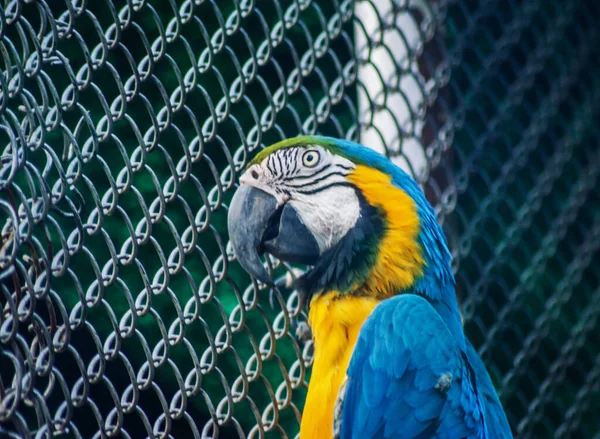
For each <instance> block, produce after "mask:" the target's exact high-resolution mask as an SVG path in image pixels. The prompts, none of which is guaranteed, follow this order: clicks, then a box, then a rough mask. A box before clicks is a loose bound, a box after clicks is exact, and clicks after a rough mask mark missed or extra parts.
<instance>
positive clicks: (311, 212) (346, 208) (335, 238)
mask: <svg viewBox="0 0 600 439" xmlns="http://www.w3.org/2000/svg"><path fill="white" fill-rule="evenodd" d="M289 203H290V205H291V206H293V207H294V208H295V209H296V212H298V215H299V216H300V218H301V219H302V222H304V224H305V225H306V227H307V228H308V230H310V231H311V233H312V234H313V236H314V237H315V239H316V241H317V244H318V245H319V250H321V253H323V251H325V250H327V249H329V248H331V247H333V246H334V245H335V244H337V243H338V242H339V240H340V239H342V238H343V237H344V236H345V235H346V233H348V231H349V230H350V229H351V228H352V227H354V225H355V224H356V221H357V220H358V218H359V216H360V203H359V201H358V197H357V196H356V192H355V190H354V189H353V188H351V187H347V186H334V187H332V188H329V189H324V190H323V191H321V192H317V193H316V194H311V195H302V194H294V195H293V196H292V199H290V201H289Z"/></svg>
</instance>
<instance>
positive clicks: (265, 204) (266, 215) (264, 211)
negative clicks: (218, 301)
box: [227, 184, 320, 285]
mask: <svg viewBox="0 0 600 439" xmlns="http://www.w3.org/2000/svg"><path fill="white" fill-rule="evenodd" d="M227 228H228V229H229V238H230V239H231V244H232V245H233V250H234V252H235V255H236V257H237V259H238V261H239V262H240V264H242V267H244V269H245V270H246V271H247V272H248V273H250V274H251V275H252V276H254V277H255V278H257V279H258V280H260V281H261V282H263V283H266V284H268V285H273V281H272V280H271V278H270V277H269V274H268V273H267V271H266V270H265V268H264V267H263V264H262V263H261V260H260V257H259V255H261V254H262V253H264V252H267V253H270V254H272V255H273V256H275V257H277V258H279V259H281V260H283V261H285V262H290V263H296V264H306V265H314V264H315V263H316V261H317V259H318V258H319V255H320V252H319V246H318V244H317V241H316V240H315V237H314V236H313V235H312V233H311V232H310V231H309V230H308V228H307V227H306V225H305V224H304V223H303V222H302V219H301V218H300V216H298V213H297V212H296V210H295V209H294V208H293V207H292V206H290V205H289V204H283V205H282V206H279V207H278V206H277V201H276V199H275V197H273V196H272V195H269V194H267V193H266V192H264V191H261V190H260V189H256V188H255V187H252V186H249V185H246V184H241V185H240V186H239V187H238V189H237V191H236V193H235V194H234V196H233V199H232V200H231V204H230V206H229V215H228V218H227Z"/></svg>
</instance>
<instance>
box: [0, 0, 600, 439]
mask: <svg viewBox="0 0 600 439" xmlns="http://www.w3.org/2000/svg"><path fill="white" fill-rule="evenodd" d="M1 3H2V4H1V5H0V147H1V148H2V150H1V154H2V155H1V156H0V159H1V162H0V191H1V196H0V212H1V213H0V229H1V247H0V310H1V314H0V437H2V438H4V437H7V438H29V437H39V438H43V437H50V436H53V435H56V436H59V435H64V434H66V435H68V436H72V437H81V438H88V437H116V436H122V437H126V438H137V437H160V438H163V437H206V438H209V437H211V438H216V437H220V438H229V437H232V438H233V437H295V436H297V435H298V430H299V422H300V417H301V411H302V405H303V400H304V397H305V395H306V388H307V382H308V380H309V378H310V365H311V361H312V357H311V354H312V345H311V342H310V337H309V336H307V333H308V332H309V331H307V329H306V323H305V320H306V315H305V312H304V310H302V309H301V308H300V306H299V303H298V297H297V296H296V294H295V293H294V291H293V289H292V284H293V282H292V280H293V277H294V275H296V274H297V273H298V272H297V271H296V270H297V269H301V268H302V267H290V266H287V265H283V264H281V263H279V261H276V260H271V261H270V262H271V264H272V267H271V268H272V270H273V274H274V275H275V276H276V278H277V279H278V281H277V282H278V285H279V288H278V289H277V290H276V291H272V292H269V291H268V290H259V286H258V285H257V284H256V283H254V282H253V281H252V280H251V279H250V278H249V277H248V276H247V275H246V274H245V272H244V271H243V270H242V269H241V267H240V266H239V265H238V264H237V262H236V261H235V258H234V257H233V253H232V250H231V247H230V246H229V245H228V240H227V232H226V217H227V205H228V202H229V200H230V199H231V196H232V193H233V191H234V190H235V186H236V179H237V177H238V172H239V171H240V169H241V168H242V167H243V165H244V164H245V163H246V162H247V161H248V159H249V158H250V157H251V156H252V155H253V153H254V152H256V151H257V150H259V149H260V148H261V147H262V146H265V145H268V144H271V143H274V142H276V141H278V140H281V139H283V138H286V137H292V136H295V135H298V134H300V133H320V134H325V135H331V136H336V137H347V138H351V139H354V140H358V141H361V142H362V143H364V144H366V145H367V146H370V147H372V148H374V149H376V150H378V151H380V152H382V153H385V154H387V155H388V156H389V157H390V158H392V160H393V161H394V162H396V163H397V164H398V165H400V166H402V167H403V168H404V169H406V170H407V171H408V172H410V173H411V174H412V175H413V176H415V178H416V179H417V180H418V181H420V182H421V183H422V185H423V188H424V189H425V191H426V194H427V196H428V198H429V199H430V200H431V201H432V203H433V204H434V205H435V207H436V210H437V212H438V216H439V221H440V222H441V223H442V224H443V225H444V228H445V230H446V233H447V235H448V236H449V239H450V242H451V247H452V252H453V255H454V270H455V273H456V276H457V283H458V287H457V294H459V298H460V300H461V303H462V309H463V317H464V323H465V331H466V332H467V334H468V336H469V337H470V339H471V340H472V341H473V344H474V345H475V346H476V347H477V348H478V349H479V350H480V352H481V354H482V356H483V358H484V361H485V362H486V364H487V365H488V369H489V371H490V373H491V375H492V378H493V380H494V382H495V384H496V386H497V389H498V391H499V393H500V395H501V399H502V401H503V403H504V405H505V408H506V412H507V415H508V418H509V421H510V423H511V426H512V428H513V432H514V433H515V436H517V437H519V438H548V437H557V438H592V437H593V438H600V421H599V419H598V416H597V409H598V407H599V406H600V397H599V393H600V392H599V390H600V389H599V387H600V384H599V383H600V355H599V354H598V352H600V337H599V335H598V334H600V322H599V320H600V199H599V196H598V191H597V190H596V188H597V187H598V178H599V175H600V172H599V167H600V148H599V145H600V138H599V137H600V136H599V135H600V132H599V128H598V123H597V122H598V120H600V117H599V116H600V115H599V114H598V113H599V112H600V111H599V109H600V87H599V84H598V81H600V79H598V78H600V61H599V57H598V56H597V54H598V52H597V50H596V48H597V47H598V44H599V41H598V26H597V23H598V22H599V21H600V7H599V6H597V5H595V4H593V2H588V1H586V0H573V1H567V2H564V1H561V0H544V1H542V0H511V1H500V0H497V1H476V0H467V1H451V0H449V1H445V0H402V1H391V0H357V1H352V0H333V1H329V0H313V1H311V0H254V1H252V0H218V1H217V0H213V1H210V0H195V1H192V0H183V1H180V0H177V1H176V0H164V1H145V0H95V1H86V0H56V1H50V0H29V1H27V0H4V1H3V2H1Z"/></svg>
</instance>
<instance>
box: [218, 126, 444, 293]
mask: <svg viewBox="0 0 600 439" xmlns="http://www.w3.org/2000/svg"><path fill="white" fill-rule="evenodd" d="M228 228H229V234H230V238H231V243H232V245H233V248H234V252H235V254H236V256H237V259H238V261H239V262H240V264H241V265H242V266H243V267H244V268H245V270H246V271H248V272H249V273H250V274H252V275H253V276H254V277H256V278H257V279H258V280H260V281H262V282H264V283H267V284H271V285H272V280H271V279H270V277H269V275H268V273H267V271H266V270H265V268H264V266H263V265H262V263H261V260H260V257H259V256H260V254H262V253H264V252H266V253H270V254H272V255H274V256H276V257H277V258H279V259H281V260H283V261H286V262H290V263H297V264H306V265H308V266H310V269H309V270H308V271H307V272H306V273H305V274H304V275H303V276H302V277H301V278H300V279H298V281H297V283H296V289H297V290H298V291H299V292H300V293H301V294H303V295H304V296H305V297H306V296H307V297H308V298H309V300H310V297H312V296H314V295H315V294H319V293H322V292H324V291H335V292H336V293H339V294H356V295H371V296H375V297H379V298H385V297H389V296H391V295H394V294H398V293H400V292H402V291H405V290H407V289H412V290H414V291H415V292H421V293H424V294H426V295H430V296H431V295H436V294H444V293H443V292H440V288H442V289H444V288H446V289H447V288H448V286H449V285H450V286H451V287H453V282H454V279H453V276H452V272H451V270H450V254H449V252H448V250H447V247H446V241H445V237H444V235H443V232H442V230H441V228H440V226H439V225H438V223H437V221H436V217H435V213H434V211H433V209H432V207H431V205H430V204H429V203H428V201H427V200H426V199H425V196H424V194H423V192H422V190H421V189H420V187H419V186H418V184H417V183H416V182H415V181H414V180H413V179H412V178H411V177H409V176H408V175H407V174H406V173H405V172H404V171H402V170H401V169H400V168H398V167H397V166H395V165H394V164H393V163H392V162H391V161H389V160H388V159H387V158H386V157H384V156H382V155H381V154H379V153H377V152H375V151H373V150H371V149H369V148H366V147H364V146H362V145H359V144H357V143H354V142H350V141H347V140H341V139H335V138H329V137H318V136H304V137H297V138H292V139H287V140H284V141H282V142H279V143H277V144H275V145H272V146H270V147H268V148H265V149H263V150H262V151H261V152H260V153H259V154H258V155H257V156H256V157H255V158H254V159H253V160H252V161H251V162H250V163H249V164H248V166H247V168H246V169H245V171H244V173H243V174H242V176H241V177H240V186H239V187H238V189H237V191H236V193H235V195H234V197H233V199H232V202H231V204H230V208H229V216H228ZM452 294H453V292H452Z"/></svg>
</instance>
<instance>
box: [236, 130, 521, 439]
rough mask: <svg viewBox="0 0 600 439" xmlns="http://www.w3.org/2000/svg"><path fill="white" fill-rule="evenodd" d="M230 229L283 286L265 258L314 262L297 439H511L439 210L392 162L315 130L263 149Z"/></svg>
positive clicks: (303, 292)
mask: <svg viewBox="0 0 600 439" xmlns="http://www.w3.org/2000/svg"><path fill="white" fill-rule="evenodd" d="M227 227H228V232H229V239H230V242H231V245H232V248H233V252H234V254H235V257H236V259H237V260H238V262H239V263H240V265H241V266H242V267H243V268H244V269H245V270H246V271H247V272H248V273H249V274H251V275H252V276H253V277H254V278H255V279H257V280H258V281H260V282H262V283H263V284H265V285H268V286H271V287H275V283H274V281H273V280H272V278H271V277H270V276H269V274H268V272H267V270H266V268H265V265H264V264H263V263H262V262H261V255H263V254H265V253H267V254H270V255H272V256H274V257H276V258H278V259H279V260H281V261H285V262H287V263H290V264H300V265H303V266H306V267H307V269H306V271H305V272H304V273H303V274H302V275H301V276H300V277H299V278H298V279H297V280H296V282H295V285H294V288H295V289H296V291H297V292H298V294H299V295H300V297H301V299H302V301H303V303H304V304H305V306H306V307H307V309H308V323H309V325H310V328H311V331H312V338H313V347H314V358H313V365H312V371H311V376H310V380H309V383H308V392H307V396H306V401H305V404H304V409H303V411H302V417H301V422H300V439H316V438H319V439H332V438H341V439H359V438H360V439H384V438H386V439H395V438H403V439H404V438H407V439H408V438H415V439H416V438H422V439H424V438H451V439H455V438H492V439H495V438H512V433H511V429H510V425H509V423H508V420H507V417H506V414H505V412H504V409H503V407H502V404H501V403H500V400H499V398H498V395H497V393H496V390H495V388H494V386H493V384H492V381H491V378H490V375H489V373H488V371H487V369H486V367H485V365H484V363H483V361H482V359H481V358H480V356H479V355H478V353H477V351H476V350H475V349H474V347H473V346H472V344H471V343H470V342H469V340H468V339H467V338H466V337H465V334H464V331H463V327H462V321H461V316H460V312H459V307H458V301H457V298H456V293H455V279H454V275H453V272H452V269H451V260H452V257H451V254H450V251H449V250H448V245H447V242H446V237H445V235H444V232H443V230H442V228H441V226H440V225H439V224H438V222H437V217H436V214H435V211H434V209H433V207H432V206H431V204H430V203H429V202H428V201H427V199H426V197H425V195H424V193H423V191H422V189H421V187H420V186H419V185H418V183H417V182H416V181H415V180H414V179H413V178H412V177H411V176H409V174H407V173H406V172H405V171H403V170H402V169H401V168H400V167H398V166H396V165H395V164H394V163H393V162H392V161H391V160H390V159H388V158H387V157H386V156H384V155H382V154H380V153H378V152H376V151H375V150H373V149H371V148H368V147H366V146H363V145H360V144H358V143H355V142H353V141H350V140H345V139H338V138H333V137H324V136H317V135H313V136H300V137H294V138H289V139H285V140H282V141H280V142H278V143H276V144H274V145H271V146H268V147H266V148H263V149H262V150H261V151H259V152H258V153H257V154H256V156H255V157H254V158H253V159H252V160H250V161H249V163H248V164H247V165H246V167H245V168H244V169H243V170H242V173H241V175H240V178H239V185H238V187H237V189H236V191H235V193H234V195H233V197H232V199H231V202H230V203H229V206H228V219H227Z"/></svg>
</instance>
